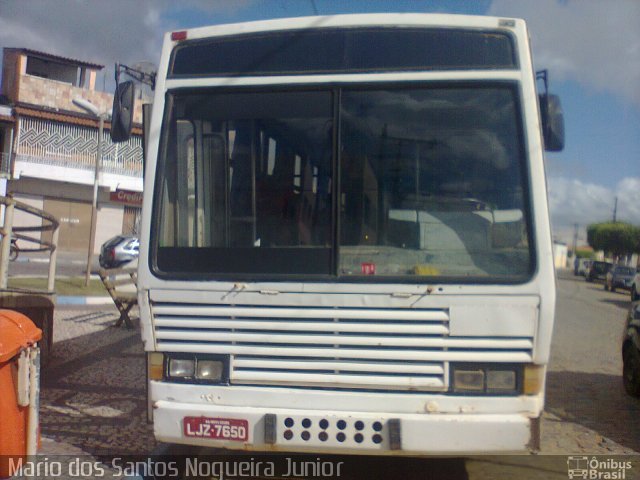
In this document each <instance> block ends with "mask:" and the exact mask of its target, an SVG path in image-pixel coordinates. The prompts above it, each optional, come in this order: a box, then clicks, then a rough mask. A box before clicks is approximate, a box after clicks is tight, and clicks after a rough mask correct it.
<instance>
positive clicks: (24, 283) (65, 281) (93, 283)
mask: <svg viewBox="0 0 640 480" xmlns="http://www.w3.org/2000/svg"><path fill="white" fill-rule="evenodd" d="M8 286H9V288H27V289H35V290H46V289H47V279H46V278H31V277H17V278H16V277H13V278H12V277H9V285H8ZM55 291H56V293H57V294H58V295H78V296H100V295H102V296H106V295H107V291H106V290H105V288H104V285H103V284H102V281H101V280H96V279H90V280H89V286H88V287H85V286H84V277H62V278H56V284H55Z"/></svg>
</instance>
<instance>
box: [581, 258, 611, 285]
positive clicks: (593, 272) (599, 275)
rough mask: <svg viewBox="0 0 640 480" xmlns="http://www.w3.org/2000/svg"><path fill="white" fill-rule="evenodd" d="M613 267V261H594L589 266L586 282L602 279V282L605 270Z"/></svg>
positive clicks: (605, 275) (605, 274) (604, 278)
mask: <svg viewBox="0 0 640 480" xmlns="http://www.w3.org/2000/svg"><path fill="white" fill-rule="evenodd" d="M611 268H613V263H609V262H600V261H597V260H596V261H594V262H592V263H591V266H590V267H589V271H588V272H587V275H586V279H587V282H595V281H596V280H602V281H603V282H604V281H605V280H606V278H607V272H608V271H609V270H611Z"/></svg>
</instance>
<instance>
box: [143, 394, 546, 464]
mask: <svg viewBox="0 0 640 480" xmlns="http://www.w3.org/2000/svg"><path fill="white" fill-rule="evenodd" d="M253 403H254V404H259V403H260V402H259V401H258V398H256V397H254V402H253ZM330 404H331V403H327V405H330ZM334 405H339V404H335V403H334ZM153 409H154V413H153V417H154V431H155V436H156V439H157V440H159V441H161V442H166V443H178V444H189V445H199V446H205V447H215V448H226V449H232V450H248V451H260V452H279V451H281V452H307V453H309V452H313V453H318V454H319V453H325V454H363V455H452V454H455V455H459V454H477V453H498V452H503V453H504V452H523V451H532V450H537V449H538V442H539V423H538V422H539V417H533V416H531V415H530V414H528V413H526V412H523V413H506V414H505V413H473V412H467V413H454V412H451V413H428V412H425V413H379V412H366V411H353V410H352V411H342V410H330V409H327V408H325V409H313V410H310V409H304V408H295V409H294V408H272V407H269V406H267V407H250V406H228V405H210V404H198V403H182V402H176V401H169V400H158V401H156V402H154V404H153ZM529 413H530V412H529ZM187 417H190V418H194V417H195V418H198V417H202V418H205V419H224V420H228V419H232V421H235V422H237V421H240V422H245V424H246V425H247V427H248V428H247V436H246V438H245V439H242V440H225V439H212V438H204V437H206V435H201V436H198V435H197V434H196V435H193V433H194V432H191V431H189V432H188V430H190V429H189V428H187V427H186V425H185V420H184V419H185V418H187ZM215 421H218V420H215Z"/></svg>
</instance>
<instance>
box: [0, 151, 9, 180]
mask: <svg viewBox="0 0 640 480" xmlns="http://www.w3.org/2000/svg"><path fill="white" fill-rule="evenodd" d="M0 178H11V154H10V153H0Z"/></svg>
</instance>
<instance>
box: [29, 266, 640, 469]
mask: <svg viewBox="0 0 640 480" xmlns="http://www.w3.org/2000/svg"><path fill="white" fill-rule="evenodd" d="M628 305H629V295H628V293H627V292H616V293H611V292H606V291H604V289H603V287H602V285H601V284H589V283H586V282H585V281H584V280H583V279H581V278H578V277H573V276H572V275H570V274H569V273H565V274H560V275H559V280H558V302H557V315H556V323H555V328H554V338H553V344H552V352H551V362H550V366H549V373H548V376H547V399H546V412H545V414H544V416H543V421H542V450H541V454H540V455H537V456H512V457H509V456H503V457H500V456H491V457H488V456H487V457H474V458H466V459H463V458H448V459H428V460H424V459H411V460H409V459H400V458H399V459H367V458H361V457H344V461H345V462H347V463H346V467H345V470H344V471H343V475H342V476H341V477H340V478H353V479H355V478H359V479H367V480H369V479H377V478H380V479H382V478H384V479H394V478H398V479H400V478H401V479H409V478H415V479H436V478H437V479H440V478H442V479H445V478H446V479H495V478H509V479H511V478H514V479H515V478H517V479H538V478H539V479H547V478H558V479H560V478H562V479H564V478H568V476H567V465H568V464H567V462H568V461H569V462H572V461H577V460H575V459H580V458H581V459H584V458H589V459H592V458H593V455H602V456H604V457H598V458H602V459H609V458H618V459H620V458H621V457H613V455H621V454H623V455H638V456H636V457H634V464H633V468H632V469H628V470H627V471H626V472H625V477H624V478H627V479H629V478H640V455H639V453H640V421H639V418H640V401H638V400H636V399H632V398H630V397H628V396H627V395H626V394H625V393H624V390H623V388H622V385H621V370H622V361H621V356H620V339H621V336H622V329H623V326H624V316H625V312H626V309H627V308H628ZM116 313H117V312H116V311H115V308H105V307H101V308H100V309H97V308H92V309H89V308H77V307H76V308H69V307H67V308H64V309H62V308H59V309H58V311H57V313H56V327H55V328H56V329H55V340H56V344H55V347H54V355H53V361H52V363H51V365H50V366H49V367H48V368H47V370H45V372H44V373H43V382H42V385H43V392H42V402H41V403H42V408H41V411H42V422H41V425H42V435H43V453H45V454H50V455H51V454H62V453H72V454H77V453H78V452H85V453H86V454H89V455H92V456H103V455H107V456H108V455H113V454H118V455H122V454H143V455H144V454H148V453H150V452H151V451H152V450H153V449H154V448H155V447H156V443H155V441H154V440H153V434H152V427H151V426H150V425H148V424H147V423H146V421H145V416H146V402H145V392H144V368H145V367H144V356H143V352H142V347H141V344H140V340H139V336H138V332H137V331H130V330H122V329H114V328H111V327H110V325H112V324H113V322H114V321H115V319H116V318H117V314H116ZM569 456H571V457H569ZM607 472H608V471H607ZM607 472H605V473H607ZM609 473H610V472H609ZM265 478H269V477H265ZM309 478H319V477H309ZM600 478H605V477H600ZM607 478H622V477H607Z"/></svg>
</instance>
